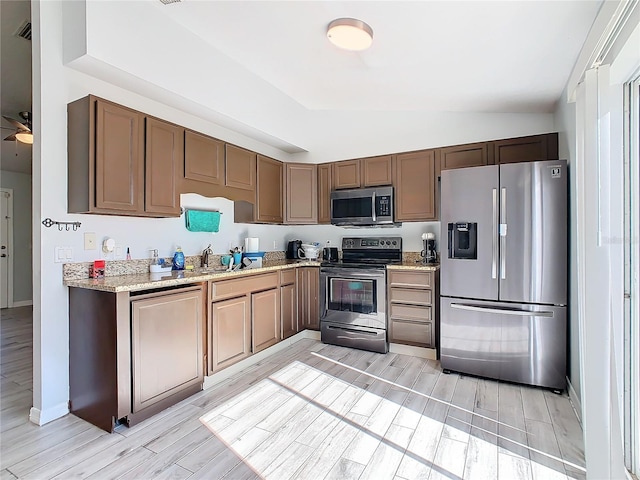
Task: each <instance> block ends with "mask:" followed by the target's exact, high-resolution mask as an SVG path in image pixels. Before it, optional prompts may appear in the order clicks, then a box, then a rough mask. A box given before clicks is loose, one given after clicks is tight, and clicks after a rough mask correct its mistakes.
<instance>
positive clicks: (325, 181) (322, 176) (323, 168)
mask: <svg viewBox="0 0 640 480" xmlns="http://www.w3.org/2000/svg"><path fill="white" fill-rule="evenodd" d="M332 180H333V177H332V175H331V164H330V163H323V164H321V165H318V223H331V190H332V189H333V181H332Z"/></svg>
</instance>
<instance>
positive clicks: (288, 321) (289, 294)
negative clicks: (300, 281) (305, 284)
mask: <svg viewBox="0 0 640 480" xmlns="http://www.w3.org/2000/svg"><path fill="white" fill-rule="evenodd" d="M280 309H281V313H280V314H281V316H282V339H283V340H284V339H285V338H289V337H290V336H292V335H295V334H296V333H298V311H297V298H296V285H295V283H292V284H290V285H283V286H282V287H280Z"/></svg>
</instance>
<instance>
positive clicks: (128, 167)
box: [67, 95, 184, 217]
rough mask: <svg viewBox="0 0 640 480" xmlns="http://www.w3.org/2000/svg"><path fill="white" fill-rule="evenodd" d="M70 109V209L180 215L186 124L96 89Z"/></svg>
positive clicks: (149, 214) (88, 211)
mask: <svg viewBox="0 0 640 480" xmlns="http://www.w3.org/2000/svg"><path fill="white" fill-rule="evenodd" d="M67 114H68V173H67V174H68V211H69V213H100V214H115V215H136V216H159V217H169V216H179V215H180V205H179V189H178V185H177V179H176V175H177V174H178V173H177V172H179V170H180V168H181V165H182V162H183V157H182V155H183V149H184V147H183V140H182V136H183V130H182V128H181V127H178V126H176V125H172V124H170V123H166V122H163V121H161V120H157V119H154V118H151V117H149V118H147V119H146V121H145V115H144V114H142V113H140V112H136V111H135V110H131V109H129V108H125V107H122V106H120V105H116V104H114V103H111V102H108V101H106V100H102V99H100V98H97V97H94V96H92V95H89V96H87V97H84V98H81V99H79V100H76V101H75V102H72V103H70V104H69V105H68V106H67ZM145 124H146V125H145ZM145 126H146V143H145ZM145 150H146V151H145Z"/></svg>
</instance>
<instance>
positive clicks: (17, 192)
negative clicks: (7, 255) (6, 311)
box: [0, 170, 32, 305]
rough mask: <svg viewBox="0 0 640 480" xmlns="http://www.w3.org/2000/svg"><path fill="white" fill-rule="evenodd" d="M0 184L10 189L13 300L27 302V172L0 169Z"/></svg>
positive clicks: (29, 245)
mask: <svg viewBox="0 0 640 480" xmlns="http://www.w3.org/2000/svg"><path fill="white" fill-rule="evenodd" d="M0 187H2V188H11V189H12V190H13V302H14V303H17V304H18V305H28V304H30V303H31V299H32V288H31V283H32V279H31V258H32V239H31V175H28V174H26V173H16V172H7V171H6V170H2V171H1V172H0Z"/></svg>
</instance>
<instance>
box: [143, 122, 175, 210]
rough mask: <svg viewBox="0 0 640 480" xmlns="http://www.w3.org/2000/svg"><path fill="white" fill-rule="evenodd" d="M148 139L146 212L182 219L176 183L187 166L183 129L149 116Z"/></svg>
mask: <svg viewBox="0 0 640 480" xmlns="http://www.w3.org/2000/svg"><path fill="white" fill-rule="evenodd" d="M146 138H147V140H146V151H145V194H144V210H145V212H146V213H150V214H159V215H161V216H165V217H167V216H175V217H179V216H180V192H179V189H178V185H177V183H178V182H177V180H178V175H179V172H180V169H181V168H182V165H183V164H184V129H183V128H182V127H178V126H177V125H173V124H171V123H167V122H164V121H162V120H158V119H156V118H151V117H147V119H146Z"/></svg>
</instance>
